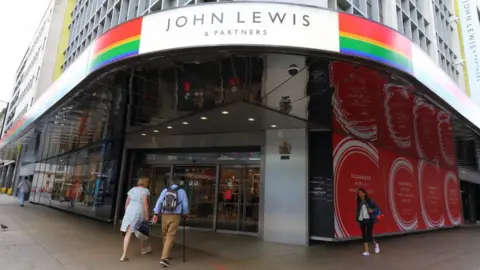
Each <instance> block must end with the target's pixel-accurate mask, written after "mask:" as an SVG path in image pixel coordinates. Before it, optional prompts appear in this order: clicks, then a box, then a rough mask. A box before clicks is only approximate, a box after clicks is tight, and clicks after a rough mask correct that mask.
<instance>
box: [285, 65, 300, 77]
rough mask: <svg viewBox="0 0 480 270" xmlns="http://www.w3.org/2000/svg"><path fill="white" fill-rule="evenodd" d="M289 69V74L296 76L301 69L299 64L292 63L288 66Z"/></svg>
mask: <svg viewBox="0 0 480 270" xmlns="http://www.w3.org/2000/svg"><path fill="white" fill-rule="evenodd" d="M287 71H288V74H290V75H292V76H294V75H297V74H298V72H299V71H300V69H299V68H298V66H297V65H295V64H291V65H290V66H289V67H288V69H287Z"/></svg>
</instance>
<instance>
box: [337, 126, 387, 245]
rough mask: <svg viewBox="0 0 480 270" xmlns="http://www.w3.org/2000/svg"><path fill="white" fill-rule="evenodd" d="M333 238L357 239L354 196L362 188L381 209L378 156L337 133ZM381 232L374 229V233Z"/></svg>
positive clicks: (370, 148) (369, 146)
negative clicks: (354, 237)
mask: <svg viewBox="0 0 480 270" xmlns="http://www.w3.org/2000/svg"><path fill="white" fill-rule="evenodd" d="M333 147H334V150H333V167H334V181H335V182H334V187H335V188H334V189H335V192H334V207H335V235H336V237H338V238H348V237H352V236H360V235H361V232H360V228H359V225H358V224H357V220H356V209H357V201H356V193H357V189H359V188H363V189H365V190H366V191H367V193H368V195H369V197H370V198H372V199H373V200H375V202H376V203H377V204H378V205H379V206H380V207H381V208H382V209H384V196H383V194H384V186H383V181H382V177H381V172H380V167H379V155H378V150H377V149H376V147H375V146H374V145H373V144H371V143H366V142H362V141H359V140H355V139H353V138H350V137H345V136H342V135H339V134H334V135H333ZM380 232H384V229H383V228H382V227H381V226H376V228H375V233H380Z"/></svg>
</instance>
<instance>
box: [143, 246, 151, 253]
mask: <svg viewBox="0 0 480 270" xmlns="http://www.w3.org/2000/svg"><path fill="white" fill-rule="evenodd" d="M151 252H152V247H144V248H142V255H147V254H148V253H151Z"/></svg>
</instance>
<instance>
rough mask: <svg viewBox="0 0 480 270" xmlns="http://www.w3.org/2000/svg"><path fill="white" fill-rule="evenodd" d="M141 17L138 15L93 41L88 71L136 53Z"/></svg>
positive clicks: (138, 46) (138, 43) (138, 45)
mask: <svg viewBox="0 0 480 270" xmlns="http://www.w3.org/2000/svg"><path fill="white" fill-rule="evenodd" d="M142 19H143V18H142V17H140V18H138V19H134V20H131V21H129V22H126V23H124V24H122V25H121V26H120V27H116V28H113V29H112V30H110V31H108V32H107V33H105V34H104V35H103V36H101V37H100V38H99V39H98V40H97V41H95V44H94V47H93V50H92V56H91V59H92V60H91V62H90V64H89V66H88V72H92V71H94V70H96V69H98V68H100V67H102V66H104V65H106V64H109V63H112V62H115V61H118V60H120V59H124V58H127V57H129V56H132V55H136V54H138V50H139V48H140V35H141V32H142Z"/></svg>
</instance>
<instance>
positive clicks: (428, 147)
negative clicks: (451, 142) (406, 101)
mask: <svg viewBox="0 0 480 270" xmlns="http://www.w3.org/2000/svg"><path fill="white" fill-rule="evenodd" d="M436 115H437V110H436V109H435V107H434V106H433V105H431V104H430V103H427V102H426V101H425V100H423V99H422V98H416V99H415V110H414V130H415V145H416V147H417V152H418V156H419V157H420V158H425V159H428V160H434V159H436V158H437V155H438V152H439V149H438V148H439V147H438V131H437V116H436Z"/></svg>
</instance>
